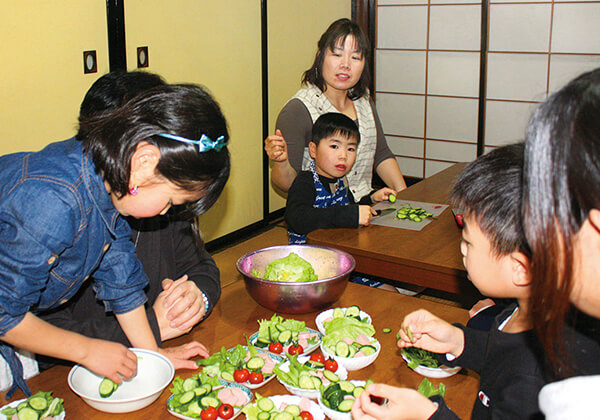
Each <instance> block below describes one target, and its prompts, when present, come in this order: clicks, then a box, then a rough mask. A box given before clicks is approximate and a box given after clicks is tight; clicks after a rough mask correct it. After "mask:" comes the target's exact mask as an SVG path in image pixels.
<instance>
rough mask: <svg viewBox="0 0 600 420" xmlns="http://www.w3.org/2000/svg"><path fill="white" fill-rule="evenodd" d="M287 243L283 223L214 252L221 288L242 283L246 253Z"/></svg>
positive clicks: (427, 294)
mask: <svg viewBox="0 0 600 420" xmlns="http://www.w3.org/2000/svg"><path fill="white" fill-rule="evenodd" d="M287 243H288V236H287V229H286V227H285V225H284V224H283V223H276V224H273V225H271V226H270V227H269V228H268V229H267V230H266V231H264V232H261V233H259V234H257V235H255V236H253V237H252V238H250V239H248V240H245V241H243V242H240V243H238V244H235V245H233V246H230V247H228V248H226V249H224V250H221V251H218V252H215V253H214V254H213V258H214V259H215V262H216V263H217V266H218V267H219V269H220V270H221V284H222V286H223V287H225V286H227V285H229V284H232V283H234V282H236V281H243V278H242V276H241V274H240V273H239V272H238V271H237V269H236V266H235V264H236V261H237V260H238V259H239V258H240V257H242V256H243V255H245V254H246V253H248V252H251V251H255V250H257V249H261V248H265V247H268V246H274V245H285V244H287ZM416 296H417V297H419V298H422V299H427V300H433V301H436V302H440V303H444V304H447V305H451V306H460V307H464V308H469V307H470V306H471V304H472V303H474V302H473V299H471V298H469V299H468V300H467V301H464V299H461V297H460V296H455V295H450V294H446V293H442V292H439V291H436V290H432V289H425V290H423V291H421V292H420V293H418V294H417V295H416Z"/></svg>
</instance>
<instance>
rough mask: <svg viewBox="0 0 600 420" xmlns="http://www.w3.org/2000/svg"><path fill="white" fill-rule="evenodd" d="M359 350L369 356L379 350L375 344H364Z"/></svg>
mask: <svg viewBox="0 0 600 420" xmlns="http://www.w3.org/2000/svg"><path fill="white" fill-rule="evenodd" d="M359 351H362V352H363V354H364V355H365V356H369V355H371V354H373V353H375V352H376V351H377V348H375V346H371V345H366V346H362V347H361V348H360V350H359Z"/></svg>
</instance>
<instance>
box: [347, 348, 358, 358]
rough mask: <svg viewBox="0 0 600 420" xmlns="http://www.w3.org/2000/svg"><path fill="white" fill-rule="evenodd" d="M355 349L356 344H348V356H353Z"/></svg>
mask: <svg viewBox="0 0 600 420" xmlns="http://www.w3.org/2000/svg"><path fill="white" fill-rule="evenodd" d="M357 351H358V349H357V348H356V346H348V357H354V355H355V354H356V352H357Z"/></svg>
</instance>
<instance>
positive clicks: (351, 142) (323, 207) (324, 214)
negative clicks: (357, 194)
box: [285, 112, 395, 244]
mask: <svg viewBox="0 0 600 420" xmlns="http://www.w3.org/2000/svg"><path fill="white" fill-rule="evenodd" d="M359 142H360V134H359V131H358V127H357V126H356V124H355V123H354V121H352V119H350V118H349V117H347V116H345V115H344V114H339V113H335V112H330V113H326V114H323V115H321V116H320V117H319V118H318V119H317V121H315V124H314V125H313V129H312V141H311V142H310V143H309V145H308V146H309V147H308V150H309V153H310V157H311V158H312V159H313V160H312V161H311V165H310V170H309V171H303V172H301V173H300V174H299V175H298V176H297V177H296V179H295V180H294V182H293V183H292V186H291V188H290V190H289V192H288V198H287V204H286V209H285V221H286V222H287V224H288V226H289V232H288V233H289V235H290V244H303V243H306V234H308V233H309V232H312V231H313V230H316V229H321V228H335V227H358V226H367V225H368V224H369V223H370V221H371V219H372V217H373V215H374V214H376V212H375V210H373V209H372V208H371V205H372V204H373V203H376V202H379V201H384V200H387V199H388V197H389V196H390V195H391V194H394V193H395V192H394V190H392V189H391V188H382V189H380V190H377V191H375V192H373V193H371V194H368V195H366V196H365V197H363V198H362V199H361V200H360V202H359V203H356V202H355V200H354V197H353V196H352V193H351V192H350V190H348V189H347V182H346V181H345V176H346V174H348V173H349V172H350V171H351V170H352V167H353V165H354V162H355V160H356V154H357V151H358V149H359Z"/></svg>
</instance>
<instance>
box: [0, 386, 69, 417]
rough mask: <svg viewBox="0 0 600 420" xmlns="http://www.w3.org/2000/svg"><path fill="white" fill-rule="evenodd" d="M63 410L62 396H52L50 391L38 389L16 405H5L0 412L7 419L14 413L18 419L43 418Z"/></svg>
mask: <svg viewBox="0 0 600 420" xmlns="http://www.w3.org/2000/svg"><path fill="white" fill-rule="evenodd" d="M63 411H65V409H64V408H63V399H62V398H54V397H52V392H44V391H39V392H37V393H36V394H34V395H32V396H31V397H29V398H27V399H26V400H25V401H22V402H21V403H19V405H17V406H16V407H6V408H5V409H3V410H2V411H1V413H2V414H4V415H5V416H6V417H7V418H9V419H10V418H12V417H13V416H15V415H16V416H17V417H18V418H19V419H30V418H32V419H44V418H47V417H54V416H58V415H59V414H60V413H62V412H63Z"/></svg>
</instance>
